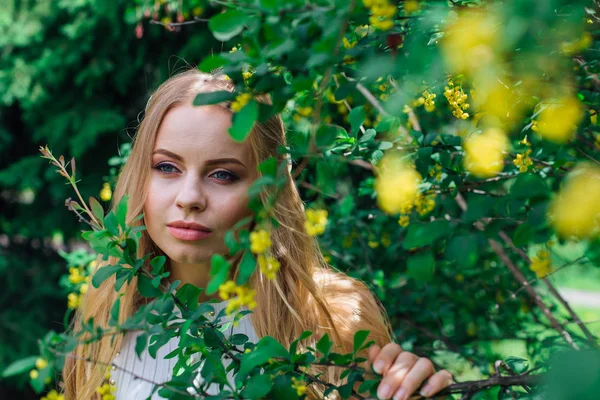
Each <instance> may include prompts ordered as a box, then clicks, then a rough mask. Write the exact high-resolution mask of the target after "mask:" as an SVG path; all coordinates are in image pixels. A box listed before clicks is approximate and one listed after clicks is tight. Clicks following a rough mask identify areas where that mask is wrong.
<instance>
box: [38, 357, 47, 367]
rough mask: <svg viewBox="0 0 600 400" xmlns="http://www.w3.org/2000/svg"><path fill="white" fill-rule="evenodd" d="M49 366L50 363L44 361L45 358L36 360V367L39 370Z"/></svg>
mask: <svg viewBox="0 0 600 400" xmlns="http://www.w3.org/2000/svg"><path fill="white" fill-rule="evenodd" d="M47 366H48V361H46V360H44V359H43V358H38V359H37V360H35V367H36V368H37V369H44V368H46V367H47Z"/></svg>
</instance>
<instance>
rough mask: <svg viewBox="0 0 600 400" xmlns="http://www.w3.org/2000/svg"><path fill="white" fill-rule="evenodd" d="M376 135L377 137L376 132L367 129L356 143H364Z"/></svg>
mask: <svg viewBox="0 0 600 400" xmlns="http://www.w3.org/2000/svg"><path fill="white" fill-rule="evenodd" d="M376 135H377V132H375V130H374V129H367V130H366V131H365V133H364V134H363V135H362V136H361V137H360V139H359V140H358V143H366V142H368V141H371V140H373V139H374V138H375V136H376Z"/></svg>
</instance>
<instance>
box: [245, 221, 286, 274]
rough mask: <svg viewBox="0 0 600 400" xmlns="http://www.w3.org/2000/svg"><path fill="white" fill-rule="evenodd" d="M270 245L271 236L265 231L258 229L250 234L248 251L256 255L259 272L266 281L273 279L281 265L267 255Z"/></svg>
mask: <svg viewBox="0 0 600 400" xmlns="http://www.w3.org/2000/svg"><path fill="white" fill-rule="evenodd" d="M271 245H272V242H271V236H270V234H269V232H267V231H266V230H264V229H259V230H257V231H254V232H251V233H250V251H252V252H253V253H254V254H256V255H257V258H256V261H257V263H258V266H259V268H260V270H261V271H262V273H263V274H265V276H266V277H267V278H268V279H275V277H276V275H277V271H279V267H281V264H280V263H279V261H278V260H277V259H276V258H275V257H273V256H272V255H270V254H267V251H268V250H269V248H270V247H271Z"/></svg>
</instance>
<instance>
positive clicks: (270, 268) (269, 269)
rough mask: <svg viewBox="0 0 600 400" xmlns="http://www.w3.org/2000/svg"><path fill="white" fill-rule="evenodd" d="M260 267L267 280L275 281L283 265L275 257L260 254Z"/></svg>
mask: <svg viewBox="0 0 600 400" xmlns="http://www.w3.org/2000/svg"><path fill="white" fill-rule="evenodd" d="M257 262H258V266H259V267H260V270H261V271H262V273H263V274H265V276H266V277H267V279H271V280H272V279H275V278H276V277H277V271H279V267H280V266H281V264H280V263H279V261H277V259H276V258H275V257H273V256H265V255H264V254H259V255H258V257H257Z"/></svg>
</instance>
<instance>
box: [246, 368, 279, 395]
mask: <svg viewBox="0 0 600 400" xmlns="http://www.w3.org/2000/svg"><path fill="white" fill-rule="evenodd" d="M272 387H273V377H272V376H271V375H267V374H265V375H254V376H253V377H252V378H250V379H248V383H247V384H246V387H245V388H244V390H242V393H241V395H242V397H243V398H250V399H259V398H261V397H264V396H266V395H267V394H268V393H269V392H270V391H271V388H272Z"/></svg>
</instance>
